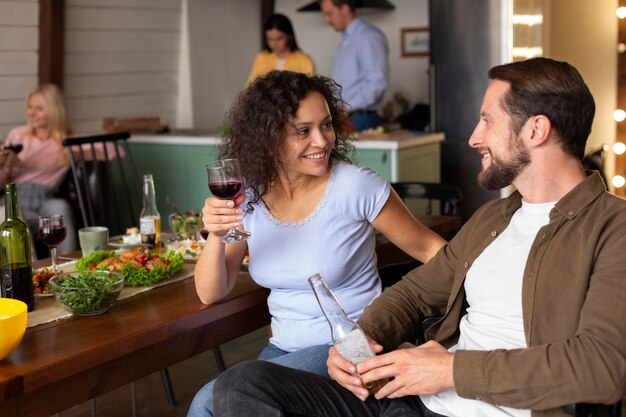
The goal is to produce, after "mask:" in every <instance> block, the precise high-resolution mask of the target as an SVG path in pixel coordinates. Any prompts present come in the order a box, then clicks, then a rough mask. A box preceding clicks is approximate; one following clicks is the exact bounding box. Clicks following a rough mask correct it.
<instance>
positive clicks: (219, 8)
mask: <svg viewBox="0 0 626 417" xmlns="http://www.w3.org/2000/svg"><path fill="white" fill-rule="evenodd" d="M188 10H189V22H188V23H189V33H190V36H189V51H190V69H191V85H192V99H193V100H192V102H193V122H194V127H195V128H196V130H203V131H213V132H215V131H216V129H217V127H218V126H219V125H220V124H221V123H222V121H223V119H224V115H225V114H226V112H227V110H228V108H229V107H230V104H231V103H232V102H233V100H234V99H235V96H236V95H237V93H239V92H240V91H241V90H242V89H243V87H244V86H245V84H246V80H247V79H248V74H249V72H250V68H251V67H252V62H253V60H254V57H255V55H256V53H257V52H258V51H259V49H260V47H261V43H260V39H261V38H260V33H261V23H260V21H261V17H260V16H261V7H260V2H259V0H236V1H234V0H229V1H225V0H188Z"/></svg>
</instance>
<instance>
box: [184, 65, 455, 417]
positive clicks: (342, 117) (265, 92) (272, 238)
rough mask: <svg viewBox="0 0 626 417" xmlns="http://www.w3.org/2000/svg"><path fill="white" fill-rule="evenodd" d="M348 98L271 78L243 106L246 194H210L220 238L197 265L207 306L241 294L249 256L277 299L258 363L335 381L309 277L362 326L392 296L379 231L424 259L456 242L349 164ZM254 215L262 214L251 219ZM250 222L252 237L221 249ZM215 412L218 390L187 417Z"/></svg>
mask: <svg viewBox="0 0 626 417" xmlns="http://www.w3.org/2000/svg"><path fill="white" fill-rule="evenodd" d="M339 97H341V88H340V87H339V86H338V85H337V84H336V83H335V82H334V81H333V80H331V79H330V78H327V77H323V76H319V75H313V76H310V75H305V74H301V73H296V72H293V71H272V72H269V73H268V74H266V75H264V76H262V77H259V78H257V79H256V80H255V81H253V82H252V84H250V86H249V87H248V88H246V89H245V90H244V91H243V93H242V94H241V95H240V96H239V97H238V98H237V100H236V101H235V103H234V105H233V106H232V107H231V109H230V112H229V114H228V117H227V120H226V132H227V134H226V137H225V139H224V141H225V142H224V144H223V147H222V152H221V154H222V156H223V157H226V158H236V159H239V162H240V164H241V168H242V175H243V177H244V178H245V186H246V191H245V195H240V196H239V197H238V198H236V199H235V201H234V202H233V201H231V200H220V199H218V198H216V197H214V196H212V197H209V198H207V200H206V202H205V205H204V208H203V209H202V221H203V223H204V228H205V229H206V230H207V231H209V236H208V238H207V241H206V244H205V246H204V250H203V251H202V255H201V256H200V259H199V260H198V263H197V264H196V269H195V283H196V291H197V293H198V296H199V297H200V300H201V301H202V302H203V303H205V304H210V303H215V302H217V301H219V300H221V299H223V298H224V297H226V296H227V295H228V293H229V292H230V291H231V290H232V288H233V286H234V285H235V281H236V280H237V277H238V276H239V270H240V268H241V263H242V261H243V258H244V255H245V254H246V251H249V253H250V260H249V265H248V271H249V272H250V276H251V277H252V279H254V281H256V282H257V283H258V284H259V285H261V286H263V287H266V288H269V289H270V291H271V292H270V295H269V298H268V300H267V302H268V307H269V311H270V314H271V315H272V326H271V327H272V337H271V338H270V340H269V343H268V344H267V346H266V347H265V349H264V350H263V352H261V354H260V355H259V359H262V360H268V361H271V362H275V363H278V364H281V365H284V366H288V367H292V368H297V369H303V370H306V371H309V372H314V373H317V374H320V375H323V376H326V377H327V376H328V374H327V371H326V369H327V368H326V359H327V356H328V349H329V347H330V344H331V342H332V341H331V337H330V329H329V327H328V323H327V322H326V319H325V318H324V315H323V314H322V311H321V310H320V308H319V306H318V304H317V301H316V299H315V295H314V294H313V291H312V290H311V288H310V286H309V284H308V283H307V278H308V277H310V276H311V275H313V274H315V273H317V272H319V273H320V274H321V275H322V276H323V277H324V279H325V280H326V282H327V283H328V285H329V286H330V287H331V288H332V290H333V291H334V292H335V295H336V296H337V298H338V299H339V300H340V302H341V303H342V305H343V307H344V309H345V311H346V312H347V314H348V315H349V316H350V317H351V318H352V319H355V320H356V319H357V318H358V317H359V316H360V314H361V313H362V311H363V309H364V308H365V307H366V306H367V305H368V304H369V303H370V302H371V301H372V300H373V299H374V298H376V297H377V296H378V295H379V294H380V292H381V282H380V277H379V276H378V270H377V265H376V263H377V262H376V253H375V247H376V231H378V232H380V233H382V234H383V235H384V236H386V237H387V238H388V239H389V240H390V241H391V242H393V243H394V244H395V245H396V246H398V247H399V248H401V249H402V250H403V251H405V252H406V253H408V254H409V255H411V256H412V257H414V258H416V259H418V260H420V261H422V262H427V261H428V260H429V259H430V258H431V257H432V256H433V255H434V254H435V253H436V252H437V251H438V250H439V249H440V248H441V247H442V246H443V245H444V243H445V241H444V240H443V239H442V238H441V237H439V236H438V235H436V234H435V233H434V232H432V231H431V230H429V229H427V228H426V227H424V226H423V225H422V224H420V223H419V222H418V221H417V220H416V219H415V218H414V217H413V216H412V215H411V213H410V212H409V210H408V209H407V208H406V206H405V205H404V204H403V203H402V200H401V199H400V198H399V197H398V195H397V194H396V193H395V192H394V191H393V189H391V186H390V185H389V183H388V182H387V181H385V179H384V178H382V177H381V176H380V175H378V174H377V173H376V172H374V171H373V170H371V169H368V168H362V167H358V166H356V165H353V164H352V163H351V162H350V158H349V155H350V153H351V151H352V150H353V147H352V145H351V143H350V138H349V128H348V125H349V124H348V115H347V113H346V112H345V111H344V110H343V109H344V103H343V101H342V100H341V99H340V98H339ZM244 198H246V199H247V201H244ZM243 209H252V210H248V212H247V213H246V214H245V216H244V215H243ZM240 224H243V226H244V228H245V229H246V230H248V231H250V232H251V233H252V236H251V237H250V238H249V239H248V240H246V241H245V242H240V243H235V244H224V243H222V240H221V238H222V236H223V235H224V234H226V233H227V232H228V230H229V229H230V228H232V227H235V226H238V225H240ZM212 409H213V382H210V383H209V384H207V385H205V386H204V388H202V389H201V390H200V391H199V392H198V393H197V394H196V397H195V398H194V400H193V403H192V405H191V408H190V410H189V413H188V417H200V416H211V415H212Z"/></svg>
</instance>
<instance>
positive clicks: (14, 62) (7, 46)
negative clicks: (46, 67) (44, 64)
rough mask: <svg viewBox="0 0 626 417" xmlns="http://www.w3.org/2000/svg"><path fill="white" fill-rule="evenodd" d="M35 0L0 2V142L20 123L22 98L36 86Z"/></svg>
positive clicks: (37, 42)
mask: <svg viewBox="0 0 626 417" xmlns="http://www.w3.org/2000/svg"><path fill="white" fill-rule="evenodd" d="M38 19H39V5H38V2H37V0H12V1H11V0H7V1H0V141H1V140H4V139H5V138H6V135H7V133H8V132H9V130H10V129H11V128H13V127H15V126H18V125H21V124H23V123H24V120H25V116H24V108H25V97H26V95H27V94H28V92H29V91H30V90H32V89H33V88H34V87H35V86H36V85H37V66H38V60H37V49H38V44H39V40H38V37H39V29H38V25H39V20H38Z"/></svg>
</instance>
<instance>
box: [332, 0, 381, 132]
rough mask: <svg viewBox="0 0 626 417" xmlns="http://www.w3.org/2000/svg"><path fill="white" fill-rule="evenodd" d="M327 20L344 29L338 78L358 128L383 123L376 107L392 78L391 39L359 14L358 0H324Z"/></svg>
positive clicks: (337, 59) (336, 68)
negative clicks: (388, 44)
mask: <svg viewBox="0 0 626 417" xmlns="http://www.w3.org/2000/svg"><path fill="white" fill-rule="evenodd" d="M320 8H321V9H322V14H323V15H324V20H325V21H326V23H328V25H330V26H332V28H333V29H335V31H337V32H342V37H341V44H340V45H339V47H338V48H337V52H336V55H335V65H334V67H333V78H334V80H335V81H336V82H337V83H338V84H339V85H341V86H342V87H343V99H344V100H345V102H346V103H347V104H348V105H349V106H350V108H349V112H350V120H351V121H352V128H353V129H354V130H355V131H361V130H365V129H368V128H375V127H376V126H378V125H379V124H380V120H379V118H378V115H377V114H376V106H377V105H378V103H379V102H380V101H381V99H382V97H383V94H384V93H385V90H386V89H387V83H388V78H389V60H388V46H387V38H386V37H385V34H384V33H382V32H381V31H380V30H379V29H377V28H376V27H374V26H372V25H370V24H369V23H366V22H365V21H363V20H362V19H361V18H359V17H357V16H356V12H355V10H354V0H320Z"/></svg>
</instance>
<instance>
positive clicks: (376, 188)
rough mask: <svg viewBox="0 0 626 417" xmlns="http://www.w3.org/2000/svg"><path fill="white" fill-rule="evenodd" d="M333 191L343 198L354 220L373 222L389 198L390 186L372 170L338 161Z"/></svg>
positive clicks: (348, 213)
mask: <svg viewBox="0 0 626 417" xmlns="http://www.w3.org/2000/svg"><path fill="white" fill-rule="evenodd" d="M337 168H338V169H339V170H340V172H339V175H338V177H339V179H338V180H337V189H336V190H335V191H334V193H340V194H341V196H342V198H345V199H346V200H347V201H346V204H345V207H346V210H347V213H346V214H347V215H349V216H351V217H352V218H353V219H355V220H365V221H367V222H369V223H371V222H373V221H374V220H375V219H376V217H378V214H379V213H380V211H381V210H382V208H383V206H384V205H385V203H386V202H387V199H388V198H389V193H390V189H391V186H390V185H389V183H388V182H387V181H386V180H385V179H384V178H383V177H381V176H380V175H378V174H377V173H376V172H375V171H374V170H372V169H370V168H363V167H357V166H354V165H349V164H343V163H340V164H339V166H338V167H337Z"/></svg>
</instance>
